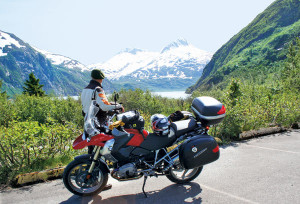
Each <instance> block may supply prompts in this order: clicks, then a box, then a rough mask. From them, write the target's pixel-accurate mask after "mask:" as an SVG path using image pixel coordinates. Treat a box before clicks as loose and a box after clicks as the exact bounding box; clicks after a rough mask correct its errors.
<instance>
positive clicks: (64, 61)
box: [33, 47, 89, 72]
mask: <svg viewBox="0 0 300 204" xmlns="http://www.w3.org/2000/svg"><path fill="white" fill-rule="evenodd" d="M33 48H34V49H35V50H36V51H38V52H40V53H42V54H43V55H45V57H46V58H47V59H49V60H50V62H51V63H52V64H54V65H57V66H62V67H67V68H69V69H79V70H80V71H82V72H83V71H89V68H88V67H87V66H85V65H84V64H82V63H80V62H78V61H77V60H74V59H71V58H69V57H65V56H63V55H60V54H53V53H50V52H48V51H45V50H40V49H38V48H36V47H33Z"/></svg>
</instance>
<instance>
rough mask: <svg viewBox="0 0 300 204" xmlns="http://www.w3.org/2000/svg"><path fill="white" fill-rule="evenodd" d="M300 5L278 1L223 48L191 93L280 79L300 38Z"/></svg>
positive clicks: (286, 0) (292, 1)
mask: <svg viewBox="0 0 300 204" xmlns="http://www.w3.org/2000/svg"><path fill="white" fill-rule="evenodd" d="M299 19H300V1H299V0H277V1H275V2H274V3H273V4H271V5H270V6H269V7H268V8H267V9H266V10H265V11H264V12H262V13H261V14H259V15H258V16H257V17H256V18H255V19H254V20H253V21H252V22H251V23H250V24H249V25H248V26H246V27H245V28H244V29H242V30H241V31H240V32H239V33H238V34H236V35H235V36H233V37H232V38H231V39H230V40H229V41H228V42H227V43H226V44H225V45H223V46H222V47H221V48H220V49H219V50H218V51H217V52H216V53H215V54H214V56H213V58H212V60H211V61H210V62H209V63H208V64H207V65H206V67H205V68H204V70H203V74H202V76H201V78H200V79H199V80H198V82H197V83H196V84H195V85H194V86H192V87H190V88H189V89H188V92H192V91H194V90H196V89H200V90H207V89H210V88H212V87H215V86H217V87H221V88H224V87H225V86H226V85H227V84H228V83H229V82H230V79H231V78H240V79H243V80H250V81H253V82H254V83H257V84H263V83H265V82H266V81H272V80H273V79H274V78H275V79H276V78H278V77H279V75H280V73H281V71H282V69H283V67H284V66H283V63H284V61H285V59H286V56H287V53H288V46H289V44H290V43H291V42H292V41H295V38H296V37H299V36H300V20H299Z"/></svg>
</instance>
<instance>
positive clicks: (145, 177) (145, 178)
mask: <svg viewBox="0 0 300 204" xmlns="http://www.w3.org/2000/svg"><path fill="white" fill-rule="evenodd" d="M147 178H148V177H147V176H144V184H143V188H142V190H143V193H144V195H145V197H146V198H148V196H147V194H146V192H145V185H146V180H147Z"/></svg>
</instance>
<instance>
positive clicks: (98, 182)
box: [63, 160, 108, 196]
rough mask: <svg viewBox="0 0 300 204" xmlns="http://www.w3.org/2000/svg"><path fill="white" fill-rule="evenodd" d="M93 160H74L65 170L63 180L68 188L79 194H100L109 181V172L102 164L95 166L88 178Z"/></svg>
mask: <svg viewBox="0 0 300 204" xmlns="http://www.w3.org/2000/svg"><path fill="white" fill-rule="evenodd" d="M90 165H91V161H79V160H74V161H72V162H71V163H70V164H69V165H68V166H67V167H66V168H65V170H64V173H63V182H64V184H65V186H66V188H67V189H68V190H69V191H70V192H71V193H74V194H76V195H79V196H89V195H96V194H99V193H100V192H101V191H102V189H103V188H104V187H105V185H106V184H107V181H108V173H107V172H106V171H105V170H104V169H103V167H102V166H101V165H99V166H97V167H95V168H94V170H93V172H92V174H91V176H90V178H89V179H86V177H87V175H88V170H89V167H90Z"/></svg>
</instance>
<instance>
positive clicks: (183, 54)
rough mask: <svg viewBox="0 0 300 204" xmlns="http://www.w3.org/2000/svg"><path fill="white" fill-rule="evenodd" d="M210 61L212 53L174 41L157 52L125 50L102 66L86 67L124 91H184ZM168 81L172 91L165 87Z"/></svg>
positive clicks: (167, 85) (182, 40)
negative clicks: (97, 72) (138, 88)
mask: <svg viewBox="0 0 300 204" xmlns="http://www.w3.org/2000/svg"><path fill="white" fill-rule="evenodd" d="M211 57H212V53H209V52H206V51H203V50H200V49H198V48H196V47H194V46H193V45H191V44H189V43H188V42H187V41H186V40H184V39H178V40H177V41H175V42H172V43H171V44H169V45H168V46H166V47H164V48H163V49H162V51H161V52H149V51H145V50H140V49H126V50H124V51H122V52H120V53H119V54H117V55H116V56H114V57H113V58H111V59H110V60H108V61H107V62H105V63H102V64H94V65H89V66H88V67H89V68H90V69H93V68H98V69H101V70H103V72H104V73H105V75H106V76H107V78H108V79H110V80H111V81H112V82H113V83H117V84H120V85H127V86H125V88H137V87H141V86H142V87H143V88H150V89H152V90H161V89H172V88H176V89H185V88H187V87H188V86H189V84H193V83H195V82H196V81H197V80H198V79H199V77H200V76H201V74H202V70H203V68H204V66H205V65H206V64H207V63H208V62H209V61H210V59H211ZM170 80H172V85H173V86H174V87H170V83H167V81H170Z"/></svg>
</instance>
